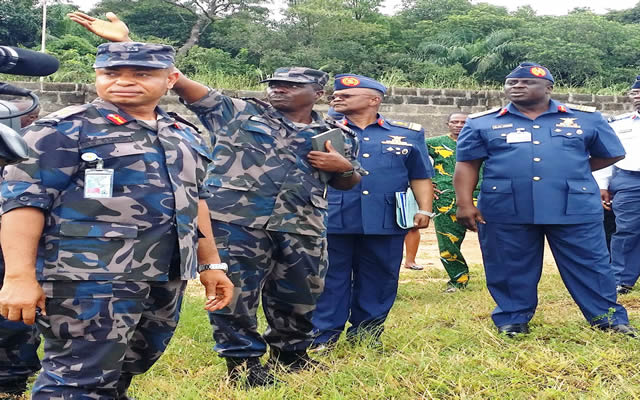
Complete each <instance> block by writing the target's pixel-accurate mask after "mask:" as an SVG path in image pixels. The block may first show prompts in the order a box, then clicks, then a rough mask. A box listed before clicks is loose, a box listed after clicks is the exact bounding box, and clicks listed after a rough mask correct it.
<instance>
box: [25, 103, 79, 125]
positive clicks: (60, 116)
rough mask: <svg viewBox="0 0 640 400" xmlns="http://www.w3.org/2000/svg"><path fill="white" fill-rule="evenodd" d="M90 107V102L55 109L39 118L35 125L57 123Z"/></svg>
mask: <svg viewBox="0 0 640 400" xmlns="http://www.w3.org/2000/svg"><path fill="white" fill-rule="evenodd" d="M90 107H91V104H90V103H87V104H82V105H77V106H69V107H65V108H63V109H62V110H58V111H55V112H53V113H51V114H49V115H47V116H45V117H42V118H40V119H39V120H37V121H36V122H34V124H35V125H57V124H58V123H60V121H62V120H65V119H67V118H69V117H71V116H72V115H76V114H80V113H81V112H84V111H86V110H88V109H89V108H90Z"/></svg>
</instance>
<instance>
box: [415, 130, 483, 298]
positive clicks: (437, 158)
mask: <svg viewBox="0 0 640 400" xmlns="http://www.w3.org/2000/svg"><path fill="white" fill-rule="evenodd" d="M427 149H428V150H429V156H430V157H431V158H432V159H433V169H434V170H435V175H434V177H433V178H432V179H433V183H434V184H435V185H436V187H437V189H438V190H440V191H442V193H440V194H438V196H439V198H438V199H434V201H433V211H434V212H435V213H436V216H435V217H434V218H433V223H434V225H435V230H436V237H437V239H438V248H439V250H440V260H441V261H442V265H444V269H445V270H446V271H447V274H449V278H450V281H449V286H452V287H456V288H464V287H466V286H467V282H468V281H469V267H468V266H467V262H466V261H465V259H464V257H463V256H462V252H461V251H460V246H462V241H463V240H464V235H465V233H466V229H465V228H464V227H463V226H462V225H460V224H458V223H457V222H456V209H457V207H456V195H455V191H454V190H453V171H454V169H455V166H456V141H455V140H453V139H452V138H451V137H450V136H449V135H444V136H436V137H430V138H427ZM479 184H480V182H478V185H479ZM476 196H477V193H475V192H474V202H475V197H476Z"/></svg>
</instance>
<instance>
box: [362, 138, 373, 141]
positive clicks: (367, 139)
mask: <svg viewBox="0 0 640 400" xmlns="http://www.w3.org/2000/svg"><path fill="white" fill-rule="evenodd" d="M362 139H363V140H364V141H365V142H368V141H369V140H371V139H369V138H368V137H366V138H362Z"/></svg>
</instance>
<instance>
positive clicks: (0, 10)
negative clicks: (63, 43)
mask: <svg viewBox="0 0 640 400" xmlns="http://www.w3.org/2000/svg"><path fill="white" fill-rule="evenodd" d="M41 19H42V13H41V10H40V9H38V8H37V4H36V1H35V0H0V44H2V45H7V46H27V47H31V46H34V45H36V44H37V43H38V42H39V36H40V35H39V32H40V20H41Z"/></svg>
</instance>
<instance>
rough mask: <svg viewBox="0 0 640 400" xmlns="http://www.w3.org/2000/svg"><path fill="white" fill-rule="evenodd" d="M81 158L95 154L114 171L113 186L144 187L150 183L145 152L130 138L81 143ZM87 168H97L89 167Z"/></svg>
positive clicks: (107, 167)
mask: <svg viewBox="0 0 640 400" xmlns="http://www.w3.org/2000/svg"><path fill="white" fill-rule="evenodd" d="M80 152H81V154H80V155H81V156H82V154H85V153H93V154H95V155H97V156H98V157H100V158H101V159H102V160H103V161H104V165H103V168H105V169H113V186H114V187H117V186H125V185H143V184H145V183H147V182H148V178H147V166H146V162H145V158H144V155H145V153H146V152H145V150H144V148H142V146H140V145H139V144H138V143H136V142H134V141H133V140H132V139H131V138H129V137H116V138H102V139H97V140H93V141H88V142H84V143H80ZM87 168H95V166H94V165H88V167H87Z"/></svg>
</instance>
